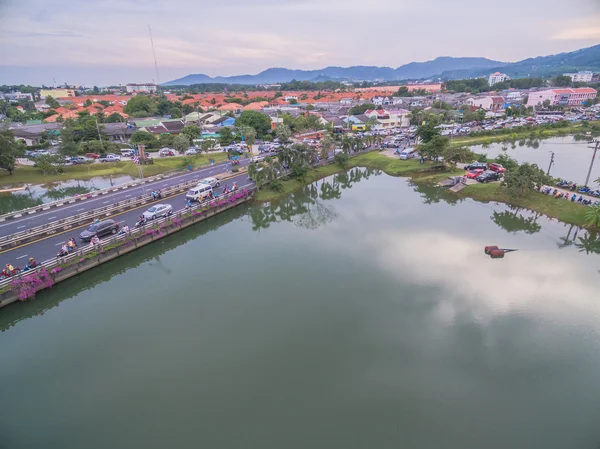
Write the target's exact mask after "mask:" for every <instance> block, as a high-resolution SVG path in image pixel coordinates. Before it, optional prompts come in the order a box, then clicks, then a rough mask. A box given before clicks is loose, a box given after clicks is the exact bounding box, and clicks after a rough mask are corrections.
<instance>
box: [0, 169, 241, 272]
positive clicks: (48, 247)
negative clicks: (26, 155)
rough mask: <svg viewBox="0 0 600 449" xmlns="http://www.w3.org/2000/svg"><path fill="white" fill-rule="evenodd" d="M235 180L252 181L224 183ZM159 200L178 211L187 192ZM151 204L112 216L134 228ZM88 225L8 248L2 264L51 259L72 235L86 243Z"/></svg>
mask: <svg viewBox="0 0 600 449" xmlns="http://www.w3.org/2000/svg"><path fill="white" fill-rule="evenodd" d="M194 173H195V176H197V177H198V179H200V178H203V177H206V175H203V174H201V173H200V171H198V172H194ZM234 182H237V184H238V186H244V185H246V184H248V183H251V181H249V180H248V175H247V174H246V173H242V174H239V175H237V176H235V177H233V178H229V179H228V180H227V181H225V182H224V183H223V184H228V185H229V186H231V185H232V184H233V183H234ZM215 191H216V192H217V193H218V194H221V193H222V192H223V186H221V187H219V188H216V189H215ZM103 198H104V197H103ZM158 202H160V203H166V204H170V205H171V206H173V210H175V211H177V210H179V209H182V208H183V207H185V204H186V200H185V193H180V194H178V195H175V196H173V197H170V198H163V199H162V200H160V201H158ZM158 202H157V203H158ZM80 204H83V203H80ZM150 206H151V204H149V203H147V204H145V205H144V206H142V207H139V208H137V209H132V210H129V211H127V212H123V213H122V214H118V215H115V216H112V217H111V218H113V219H114V220H116V221H118V222H119V223H121V224H123V223H127V225H128V226H129V227H130V228H132V227H133V226H134V225H135V222H136V221H137V219H138V217H139V216H140V215H141V214H142V212H144V211H145V210H146V209H148V208H149V207H150ZM59 210H62V209H56V211H59ZM87 226H88V225H85V226H82V227H80V228H77V229H72V230H70V231H68V232H64V233H62V234H56V235H53V236H50V237H48V238H46V239H43V240H38V241H36V242H31V243H29V244H26V245H23V246H22V247H19V248H15V249H11V250H8V251H6V252H4V253H2V254H0V266H1V267H4V266H5V265H6V264H7V263H9V262H10V263H11V264H13V265H14V266H18V267H20V268H21V269H22V268H23V267H24V266H25V265H26V264H27V261H28V260H29V258H30V257H34V258H35V259H36V260H37V261H38V262H43V261H45V260H48V259H51V258H53V257H55V256H56V254H57V253H58V251H59V249H60V246H61V245H62V244H63V243H64V242H66V241H67V240H68V239H69V238H71V237H75V239H76V240H77V243H78V244H79V245H80V246H81V245H84V244H85V243H82V242H81V240H80V238H79V234H80V233H81V232H82V231H83V230H84V229H85V228H86V227H87Z"/></svg>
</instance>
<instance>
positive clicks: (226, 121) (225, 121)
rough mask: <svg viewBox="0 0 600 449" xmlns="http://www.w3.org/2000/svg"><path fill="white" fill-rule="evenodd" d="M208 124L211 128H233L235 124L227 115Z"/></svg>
mask: <svg viewBox="0 0 600 449" xmlns="http://www.w3.org/2000/svg"><path fill="white" fill-rule="evenodd" d="M210 124H211V125H212V126H233V125H234V124H235V119H234V118H233V117H229V116H228V115H223V116H222V117H219V118H218V119H217V120H214V121H212V122H211V123H210Z"/></svg>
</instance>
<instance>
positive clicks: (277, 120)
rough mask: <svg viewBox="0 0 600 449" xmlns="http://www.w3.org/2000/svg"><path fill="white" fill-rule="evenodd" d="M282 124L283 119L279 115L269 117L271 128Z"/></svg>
mask: <svg viewBox="0 0 600 449" xmlns="http://www.w3.org/2000/svg"><path fill="white" fill-rule="evenodd" d="M280 126H283V119H282V118H280V117H271V129H273V130H275V129H277V128H279V127H280Z"/></svg>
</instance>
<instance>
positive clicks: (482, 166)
mask: <svg viewBox="0 0 600 449" xmlns="http://www.w3.org/2000/svg"><path fill="white" fill-rule="evenodd" d="M475 169H481V170H487V169H488V165H487V164H486V163H485V162H473V163H472V164H468V165H465V170H475Z"/></svg>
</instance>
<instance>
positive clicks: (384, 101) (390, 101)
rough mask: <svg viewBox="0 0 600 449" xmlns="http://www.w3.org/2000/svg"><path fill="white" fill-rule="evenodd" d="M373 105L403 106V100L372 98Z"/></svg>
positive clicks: (397, 98) (398, 98)
mask: <svg viewBox="0 0 600 449" xmlns="http://www.w3.org/2000/svg"><path fill="white" fill-rule="evenodd" d="M371 103H373V104H374V105H375V106H389V105H394V104H402V98H400V97H380V96H376V97H373V98H371Z"/></svg>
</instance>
